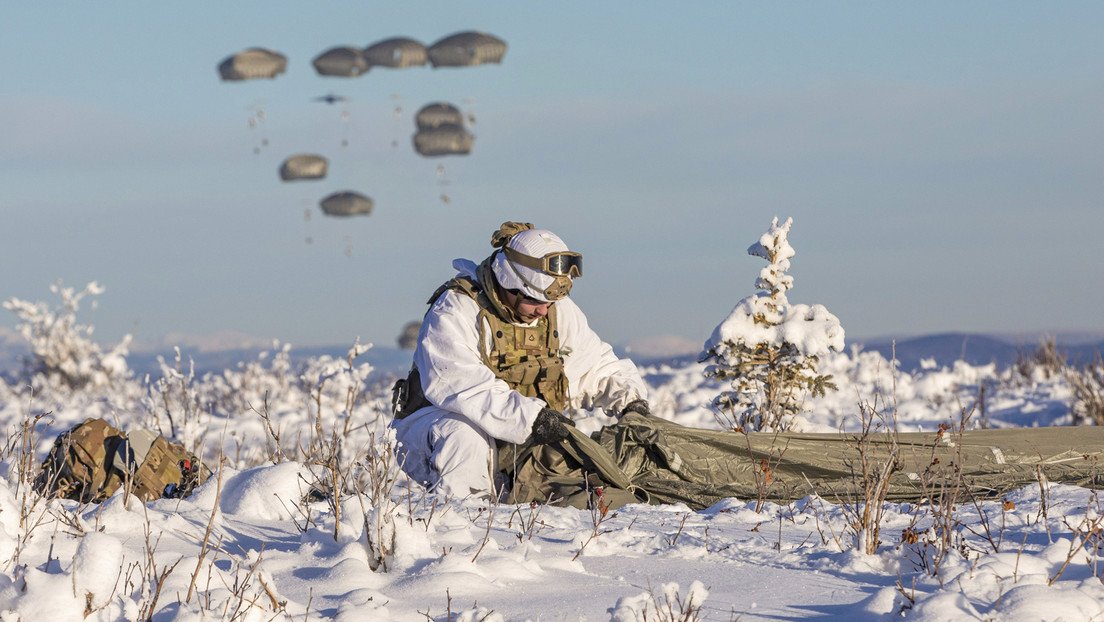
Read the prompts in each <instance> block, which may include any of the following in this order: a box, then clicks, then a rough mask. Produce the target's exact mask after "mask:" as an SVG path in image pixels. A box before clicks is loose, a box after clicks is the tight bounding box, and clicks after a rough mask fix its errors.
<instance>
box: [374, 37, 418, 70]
mask: <svg viewBox="0 0 1104 622" xmlns="http://www.w3.org/2000/svg"><path fill="white" fill-rule="evenodd" d="M428 57H429V54H428V52H427V51H426V47H425V46H424V45H422V44H421V43H420V42H418V41H415V40H414V39H407V38H406V37H395V38H393V39H384V40H383V41H378V42H376V43H373V44H372V45H370V46H368V47H366V48H364V59H365V60H366V61H368V64H369V65H371V66H373V67H391V68H394V69H402V68H403V67H414V66H417V65H424V64H426V61H427V59H428Z"/></svg>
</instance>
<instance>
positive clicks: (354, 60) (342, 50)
mask: <svg viewBox="0 0 1104 622" xmlns="http://www.w3.org/2000/svg"><path fill="white" fill-rule="evenodd" d="M311 64H312V65H314V70H315V71H317V72H318V75H321V76H338V77H342V78H355V77H357V76H359V75H360V74H362V73H366V72H367V71H368V68H369V66H368V61H366V60H364V54H363V53H362V52H361V51H360V49H359V48H354V47H349V46H340V47H335V48H330V49H328V50H326V51H325V52H322V53H321V54H319V55H318V56H316V57H315V58H314V60H313V61H311Z"/></svg>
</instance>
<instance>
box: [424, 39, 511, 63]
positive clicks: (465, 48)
mask: <svg viewBox="0 0 1104 622" xmlns="http://www.w3.org/2000/svg"><path fill="white" fill-rule="evenodd" d="M428 52H429V62H430V63H432V64H433V66H434V67H469V66H472V65H482V64H484V63H501V62H502V57H503V56H505V55H506V42H505V41H503V40H502V39H499V38H498V37H495V36H494V35H489V34H486V33H482V32H475V31H465V32H458V33H456V34H452V35H449V36H447V37H445V38H444V39H441V40H440V41H438V42H436V43H434V44H433V45H431V46H429V50H428Z"/></svg>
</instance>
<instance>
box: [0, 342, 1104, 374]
mask: <svg viewBox="0 0 1104 622" xmlns="http://www.w3.org/2000/svg"><path fill="white" fill-rule="evenodd" d="M1079 337H1080V338H1079V339H1071V340H1069V341H1065V340H1064V339H1063V338H1062V336H1061V335H1059V336H1057V343H1058V350H1059V352H1061V353H1062V354H1064V355H1065V356H1066V358H1067V360H1069V361H1070V362H1071V363H1073V364H1076V365H1082V364H1085V363H1089V362H1091V361H1093V360H1095V359H1096V358H1097V357H1099V356H1101V354H1102V353H1104V337H1099V336H1097V338H1096V339H1092V336H1091V335H1090V336H1087V337H1086V336H1084V335H1081V336H1079ZM1040 339H1041V338H1037V339H1034V340H1032V339H1030V338H1028V337H1024V336H1013V337H998V336H993V335H985V334H980V333H939V334H933V335H923V336H917V337H906V338H901V339H894V338H893V337H878V338H873V339H865V340H854V341H849V342H848V344H847V346H848V348H850V347H851V346H852V345H857V346H859V347H861V348H862V349H863V350H865V351H875V352H879V353H881V354H882V356H884V357H885V358H886V359H889V358H891V357H892V356H894V355H896V357H897V360H898V361H900V364H901V369H904V370H907V371H915V370H917V369H919V368H920V366H921V361H922V360H924V359H931V360H933V361H935V364H936V365H937V366H948V367H949V366H951V365H953V364H954V362H955V361H956V360H963V361H965V362H967V363H970V364H971V365H985V364H988V363H996V364H997V366H998V367H1006V366H1008V365H1011V364H1012V363H1015V362H1016V361H1017V360H1019V359H1020V358H1021V357H1026V356H1031V355H1032V354H1033V353H1034V352H1035V350H1036V349H1037V348H1038V346H1039V343H1040ZM614 349H615V350H616V351H617V353H618V354H619V355H626V352H625V348H622V347H615V348H614ZM264 351H269V352H271V351H272V348H259V347H257V348H234V349H227V350H217V351H210V350H199V349H189V348H183V347H182V348H181V355H182V359H183V361H184V362H185V365H187V364H188V362H189V361H191V362H193V363H194V365H195V372H196V375H198V376H202V375H203V374H206V373H218V372H221V371H222V370H224V369H232V368H234V367H235V366H237V365H238V364H239V363H244V362H249V361H255V360H257V357H258V356H259V355H260V353H261V352H264ZM348 351H349V346H348V345H341V346H336V345H335V346H312V347H301V348H297V347H294V346H293V347H292V348H291V350H290V356H291V359H292V361H293V362H300V361H304V360H306V359H310V358H316V357H319V356H322V355H328V356H332V357H335V358H344V357H345V356H346V355H347V353H348ZM27 354H28V349H27V346H26V344H25V343H21V342H16V341H15V340H14V339H7V340H0V374H6V373H10V372H14V371H16V370H18V368H19V366H20V364H21V361H22V360H23V359H24V358H25V357H26V356H27ZM628 356H630V357H631V358H632V359H633V361H634V362H636V363H637V364H641V365H655V364H660V363H667V364H671V365H676V366H678V365H685V364H689V363H693V362H695V361H696V360H697V354H683V355H672V356H656V355H653V356H641V355H640V354H639V353H632V352H629V353H628ZM158 357H164V359H165V360H166V361H167V362H169V364H172V362H173V360H174V357H175V352H174V351H173V350H172V349H171V348H167V349H166V350H165V351H164V352H156V351H138V352H131V353H130V354H129V355H128V356H127V363H128V365H129V366H130V368H131V370H133V371H134V375H135V376H136V377H139V378H141V377H142V376H144V375H146V374H149V375H150V376H151V377H153V378H157V377H159V376H160V374H161V368H160V365H159V364H158V361H157V359H158ZM412 359H413V352H411V351H410V350H402V349H399V348H395V347H385V346H373V347H372V348H370V349H369V350H368V351H367V352H365V353H364V354H362V355H361V357H360V358H358V359H357V360H358V361H360V362H367V363H370V364H371V365H372V366H373V367H374V368H375V371H376V374H378V375H379V376H380V377H387V376H390V377H397V376H400V375H405V374H406V372H407V370H409V369H410V365H411V362H412Z"/></svg>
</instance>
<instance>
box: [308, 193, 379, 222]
mask: <svg viewBox="0 0 1104 622" xmlns="http://www.w3.org/2000/svg"><path fill="white" fill-rule="evenodd" d="M319 206H320V207H321V208H322V212H323V213H324V214H326V215H327V216H358V215H362V214H363V215H365V216H367V215H368V214H370V213H372V207H373V203H372V199H369V198H368V197H366V196H364V195H363V194H360V193H359V192H353V191H351V190H347V191H345V192H335V193H333V194H331V195H330V196H328V197H326V198H324V199H322V201H320V202H319Z"/></svg>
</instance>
